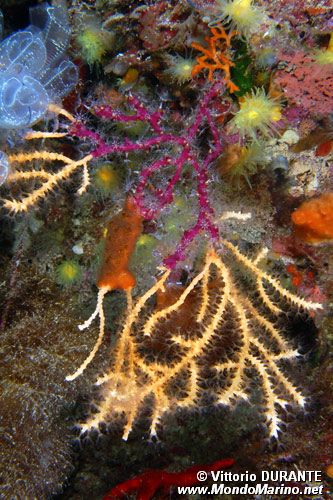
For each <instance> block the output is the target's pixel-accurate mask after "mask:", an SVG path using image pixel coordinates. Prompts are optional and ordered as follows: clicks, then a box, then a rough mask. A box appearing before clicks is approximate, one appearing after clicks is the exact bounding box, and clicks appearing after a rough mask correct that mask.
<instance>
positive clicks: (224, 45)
mask: <svg viewBox="0 0 333 500" xmlns="http://www.w3.org/2000/svg"><path fill="white" fill-rule="evenodd" d="M211 33H212V36H211V37H210V38H208V37H206V41H207V43H208V47H207V48H206V47H202V45H200V44H199V43H196V42H194V43H192V47H193V48H194V49H197V50H199V51H200V52H202V53H203V55H202V56H198V57H197V64H196V65H195V66H194V68H193V69H192V76H196V75H197V74H198V73H200V71H202V70H203V69H208V80H209V81H210V82H212V81H213V80H214V71H216V70H219V69H220V70H222V71H223V72H224V74H225V84H226V86H227V88H228V89H229V92H231V93H233V92H235V91H237V90H239V88H238V87H237V85H235V84H234V83H233V82H232V81H231V80H230V68H231V67H232V66H235V65H234V63H233V62H232V61H230V59H228V57H227V56H226V52H227V49H228V48H230V45H231V39H232V37H233V36H235V35H236V34H237V32H236V31H232V32H231V33H230V34H229V35H228V34H227V33H226V32H225V31H224V29H223V28H222V27H219V26H217V27H216V28H211Z"/></svg>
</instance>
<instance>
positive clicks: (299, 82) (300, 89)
mask: <svg viewBox="0 0 333 500" xmlns="http://www.w3.org/2000/svg"><path fill="white" fill-rule="evenodd" d="M279 59H280V61H282V62H285V63H286V66H285V67H284V68H283V69H279V70H277V72H276V73H275V76H274V83H275V84H276V85H277V86H278V87H280V88H281V89H282V90H283V92H284V95H285V96H286V97H287V99H288V101H289V102H290V103H291V104H294V105H296V106H300V107H302V108H303V109H304V110H306V111H307V112H308V113H312V114H315V115H326V114H327V113H328V112H329V111H330V110H331V111H332V102H333V72H332V68H331V67H329V65H324V66H320V65H319V64H317V63H316V62H315V60H314V59H313V57H312V56H311V55H307V54H305V53H304V52H303V51H300V50H298V51H297V52H293V53H287V52H282V53H281V54H279Z"/></svg>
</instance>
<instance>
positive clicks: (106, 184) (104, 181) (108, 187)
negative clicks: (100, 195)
mask: <svg viewBox="0 0 333 500" xmlns="http://www.w3.org/2000/svg"><path fill="white" fill-rule="evenodd" d="M119 182H120V179H119V174H118V172H117V171H116V169H115V168H114V167H113V165H112V164H110V163H104V164H102V165H101V166H100V167H99V168H98V169H97V170H96V173H95V184H96V186H97V187H98V188H99V189H100V190H101V191H103V192H105V193H109V192H112V191H114V190H115V189H116V188H117V187H118V186H119Z"/></svg>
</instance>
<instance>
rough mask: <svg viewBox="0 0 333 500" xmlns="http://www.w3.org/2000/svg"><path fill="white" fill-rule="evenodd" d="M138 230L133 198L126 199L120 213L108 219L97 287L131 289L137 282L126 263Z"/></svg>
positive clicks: (137, 214) (139, 230) (139, 219)
mask: <svg viewBox="0 0 333 500" xmlns="http://www.w3.org/2000/svg"><path fill="white" fill-rule="evenodd" d="M141 231H142V217H141V215H140V214H139V212H138V210H137V208H136V206H135V204H134V201H133V199H131V198H128V199H127V201H126V203H125V206H124V208H123V210H122V211H121V212H120V214H117V215H115V216H114V217H113V218H112V219H111V220H110V222H109V225H108V228H107V234H106V239H105V248H104V258H103V264H102V268H101V270H100V273H99V278H98V281H97V286H98V288H107V289H108V290H116V289H119V290H129V289H130V288H133V286H134V285H135V283H136V281H135V277H134V276H133V274H132V273H131V272H130V270H129V269H128V266H129V260H130V258H131V255H132V253H133V250H134V248H135V245H136V241H137V239H138V237H139V236H140V234H141Z"/></svg>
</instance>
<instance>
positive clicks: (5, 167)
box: [0, 151, 10, 186]
mask: <svg viewBox="0 0 333 500" xmlns="http://www.w3.org/2000/svg"><path fill="white" fill-rule="evenodd" d="M9 169H10V165H9V160H8V156H7V155H5V153H4V152H3V151H0V186H1V185H2V184H3V183H4V182H5V181H6V179H7V177H8V174H9Z"/></svg>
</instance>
